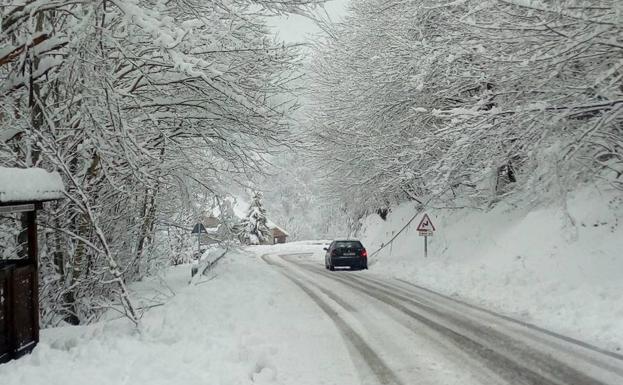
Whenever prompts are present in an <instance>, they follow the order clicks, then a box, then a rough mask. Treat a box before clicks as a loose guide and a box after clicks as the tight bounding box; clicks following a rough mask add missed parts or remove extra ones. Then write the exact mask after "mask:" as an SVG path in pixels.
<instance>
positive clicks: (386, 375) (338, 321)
mask: <svg viewBox="0 0 623 385" xmlns="http://www.w3.org/2000/svg"><path fill="white" fill-rule="evenodd" d="M261 258H262V259H263V260H264V262H266V263H267V264H269V265H271V266H276V267H278V268H279V269H281V270H280V272H281V273H282V274H283V276H284V277H286V278H288V279H289V280H290V281H291V282H292V283H294V284H295V285H296V286H298V287H299V288H300V289H301V290H302V291H303V292H304V293H305V294H307V296H309V297H310V298H311V300H312V301H314V303H315V304H316V305H318V307H319V308H320V309H321V310H322V311H323V312H324V313H325V314H326V315H327V316H329V318H330V319H331V321H333V323H334V324H335V326H336V327H337V329H338V330H339V332H340V334H341V335H342V337H343V338H344V340H345V341H346V343H347V345H349V346H350V347H351V350H353V349H354V350H355V352H356V356H357V357H358V358H359V359H361V360H362V361H363V362H364V363H365V365H366V366H367V367H368V368H369V369H370V370H371V371H372V373H373V374H374V376H375V377H376V378H377V379H378V380H379V383H380V384H383V385H404V383H403V382H402V381H401V380H400V379H399V378H398V377H397V376H396V374H395V373H394V372H393V371H392V370H391V369H390V368H389V367H388V366H387V365H386V364H385V362H383V360H382V359H381V358H380V357H379V356H378V355H377V354H376V353H375V352H374V350H373V349H372V348H371V347H370V345H368V344H367V343H366V341H365V340H364V339H363V338H362V337H361V335H359V334H358V333H357V332H356V331H355V330H354V329H353V328H352V327H350V325H348V323H347V322H346V321H344V319H343V318H342V317H340V315H339V314H338V313H337V311H335V310H334V309H333V308H332V307H331V306H330V305H328V304H327V303H326V302H324V301H323V300H322V298H320V297H319V296H318V295H317V294H316V293H314V292H313V291H312V290H311V289H310V288H309V287H308V286H306V285H305V284H304V283H303V282H301V281H300V280H299V279H296V278H294V277H292V276H291V275H288V274H287V273H286V272H285V271H284V270H288V269H287V268H286V267H284V266H282V265H281V264H278V263H275V262H273V261H271V260H270V258H268V256H267V255H262V257H261Z"/></svg>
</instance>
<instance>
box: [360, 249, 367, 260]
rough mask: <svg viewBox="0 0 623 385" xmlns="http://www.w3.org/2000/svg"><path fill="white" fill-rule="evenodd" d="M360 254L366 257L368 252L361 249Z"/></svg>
mask: <svg viewBox="0 0 623 385" xmlns="http://www.w3.org/2000/svg"><path fill="white" fill-rule="evenodd" d="M361 256H362V257H364V258H368V252H367V251H366V249H363V250H361Z"/></svg>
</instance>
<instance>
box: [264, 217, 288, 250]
mask: <svg viewBox="0 0 623 385" xmlns="http://www.w3.org/2000/svg"><path fill="white" fill-rule="evenodd" d="M268 228H269V229H270V231H271V234H272V237H273V245H275V244H277V243H286V242H287V238H288V237H289V236H290V234H288V232H287V231H285V230H284V229H282V228H281V227H279V226H277V225H276V224H274V223H272V222H269V223H268Z"/></svg>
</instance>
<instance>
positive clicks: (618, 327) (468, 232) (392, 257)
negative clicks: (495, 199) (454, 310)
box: [360, 188, 623, 351]
mask: <svg viewBox="0 0 623 385" xmlns="http://www.w3.org/2000/svg"><path fill="white" fill-rule="evenodd" d="M567 210H568V212H565V210H564V209H563V208H562V207H560V205H559V204H558V205H552V206H547V207H538V208H533V209H515V208H513V207H512V206H510V205H508V204H504V203H501V204H499V205H498V206H496V207H495V208H494V209H492V210H491V211H482V210H476V209H469V208H463V209H454V210H450V209H434V208H431V209H429V210H427V211H426V212H427V213H428V214H429V216H430V217H431V219H432V220H433V222H434V224H435V226H436V228H437V231H436V232H435V235H434V236H433V237H430V238H429V255H428V258H427V259H425V258H424V250H423V247H424V246H423V238H422V237H420V236H418V234H417V232H416V227H417V224H418V221H419V218H421V215H420V216H419V217H418V218H417V219H416V220H415V221H414V222H413V223H412V224H411V225H410V227H409V228H407V229H406V231H405V232H403V233H402V234H401V235H400V236H398V238H396V240H395V242H394V243H393V244H391V246H388V247H386V248H385V249H383V250H382V251H381V252H380V253H379V254H377V255H375V256H373V257H372V258H371V259H370V262H369V263H370V269H371V271H375V272H381V273H383V274H387V275H391V276H395V277H398V278H402V279H405V280H409V281H411V282H414V283H417V284H420V285H422V286H425V287H427V288H430V289H433V290H436V291H439V292H442V293H445V294H449V295H454V296H459V297H462V298H464V299H467V300H468V301H470V302H472V303H477V304H481V305H484V306H486V307H489V308H492V309H495V310H499V311H502V312H504V313H507V314H510V315H512V316H514V317H515V318H520V319H523V320H526V321H528V322H532V323H535V324H537V325H539V326H542V327H545V328H549V329H552V330H555V331H558V332H561V333H563V334H567V335H569V336H572V337H575V338H578V339H581V340H586V341H589V342H592V343H596V344H598V345H601V346H604V347H605V348H607V349H611V350H615V351H618V350H620V349H623V323H622V322H621V319H623V280H622V279H621V272H622V271H623V258H621V251H622V250H623V227H622V226H621V225H620V223H619V222H620V221H621V220H622V219H623V204H622V197H621V195H620V194H618V193H617V192H616V191H598V190H596V189H594V188H584V189H581V190H578V191H576V192H575V193H572V194H570V196H569V199H568V202H567ZM415 212H416V209H415V205H413V204H403V205H400V206H399V207H397V208H394V209H393V210H392V212H391V213H390V215H389V216H388V218H387V221H383V220H382V219H381V218H380V217H379V216H378V215H371V216H369V217H368V218H367V219H366V221H365V223H364V227H363V230H362V232H361V234H360V237H361V239H363V241H364V244H365V246H366V247H367V248H368V250H369V251H374V250H377V249H378V248H379V247H380V246H381V244H382V243H386V242H387V241H388V240H389V239H391V238H392V236H393V235H394V234H395V233H397V232H398V231H399V230H400V229H401V228H402V227H403V226H404V225H405V224H406V223H407V222H408V221H409V219H410V218H411V217H412V216H413V215H414V214H415ZM572 223H574V224H572Z"/></svg>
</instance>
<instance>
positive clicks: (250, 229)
mask: <svg viewBox="0 0 623 385" xmlns="http://www.w3.org/2000/svg"><path fill="white" fill-rule="evenodd" d="M267 223H268V220H267V219H266V209H265V208H264V206H263V204H262V193H261V192H259V191H255V192H254V193H253V198H252V199H251V205H250V206H249V210H248V211H247V216H246V218H244V219H243V220H242V221H241V223H240V227H239V228H240V233H239V234H240V235H239V236H240V241H241V242H242V243H245V244H248V245H259V244H262V243H266V242H267V241H268V240H269V239H270V229H269V228H268V224H267Z"/></svg>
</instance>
